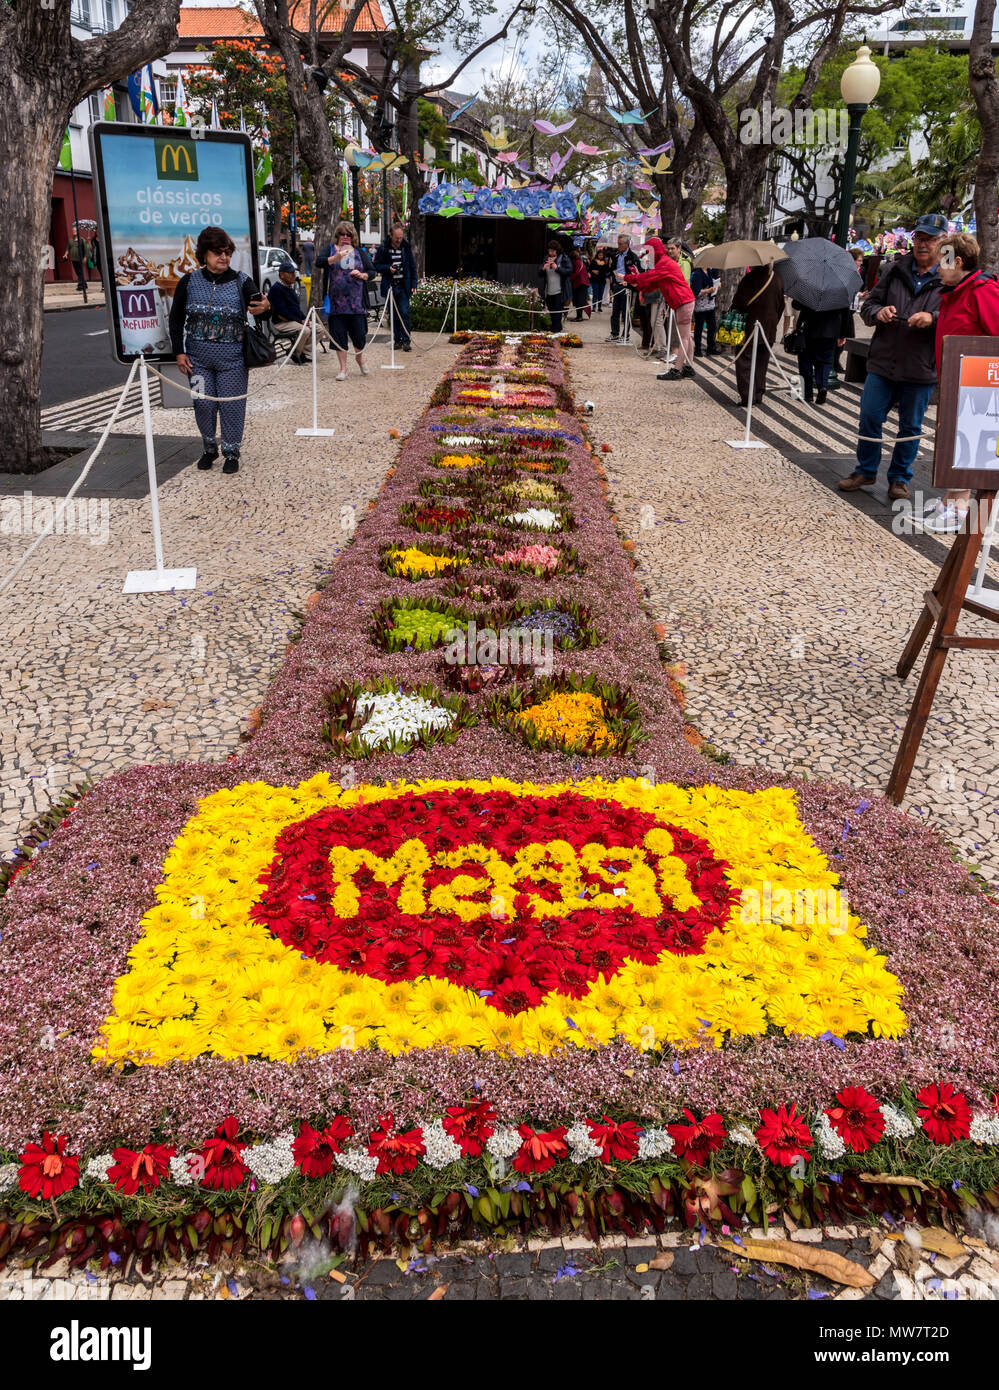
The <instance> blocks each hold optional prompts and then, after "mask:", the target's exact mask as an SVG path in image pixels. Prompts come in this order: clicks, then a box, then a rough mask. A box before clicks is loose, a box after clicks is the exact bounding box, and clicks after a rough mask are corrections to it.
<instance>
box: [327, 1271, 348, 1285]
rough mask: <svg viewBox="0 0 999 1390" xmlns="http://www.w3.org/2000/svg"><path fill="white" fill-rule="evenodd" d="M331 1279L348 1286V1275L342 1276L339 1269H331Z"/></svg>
mask: <svg viewBox="0 0 999 1390" xmlns="http://www.w3.org/2000/svg"><path fill="white" fill-rule="evenodd" d="M329 1277H330V1278H331V1279H335V1280H336V1282H337V1283H338V1284H346V1282H347V1276H346V1274H341V1273H340V1271H339V1270H338V1269H331V1270H330V1272H329Z"/></svg>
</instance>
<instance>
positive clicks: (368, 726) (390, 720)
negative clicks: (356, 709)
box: [357, 693, 456, 748]
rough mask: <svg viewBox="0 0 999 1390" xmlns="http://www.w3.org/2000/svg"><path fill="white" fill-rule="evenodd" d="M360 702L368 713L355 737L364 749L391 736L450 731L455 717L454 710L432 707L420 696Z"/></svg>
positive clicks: (364, 698)
mask: <svg viewBox="0 0 999 1390" xmlns="http://www.w3.org/2000/svg"><path fill="white" fill-rule="evenodd" d="M359 703H361V704H362V705H363V708H364V709H366V710H368V717H367V718H366V719H365V721H364V724H363V725H362V726H361V728H360V729H359V730H358V733H357V737H358V738H359V739H360V741H361V742H362V743H363V744H364V745H365V747H367V748H375V747H377V746H378V744H380V743H386V742H387V741H388V740H389V739H390V738H392V736H393V735H394V736H395V737H396V738H412V737H415V736H416V735H418V734H419V733H420V732H421V731H422V730H425V729H430V730H436V729H449V728H450V727H451V725H452V724H453V723H454V721H455V718H456V715H455V713H454V711H453V710H449V709H445V708H444V707H443V706H442V705H435V704H434V703H433V701H431V700H426V699H424V698H423V696H422V695H402V694H391V693H388V694H384V695H371V696H368V695H364V696H362V697H361V700H360V701H359Z"/></svg>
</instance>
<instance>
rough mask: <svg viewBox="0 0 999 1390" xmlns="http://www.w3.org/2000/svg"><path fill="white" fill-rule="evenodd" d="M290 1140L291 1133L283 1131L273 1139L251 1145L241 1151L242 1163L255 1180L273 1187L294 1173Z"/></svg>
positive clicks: (293, 1158) (293, 1157) (293, 1156)
mask: <svg viewBox="0 0 999 1390" xmlns="http://www.w3.org/2000/svg"><path fill="white" fill-rule="evenodd" d="M292 1138H293V1136H292V1133H291V1131H290V1130H285V1132H284V1133H283V1134H279V1135H277V1137H276V1138H274V1139H267V1140H265V1141H264V1142H263V1143H262V1144H252V1145H251V1146H250V1147H249V1148H248V1149H244V1150H243V1162H244V1163H245V1164H246V1166H247V1168H249V1170H250V1172H251V1173H252V1174H253V1176H254V1177H255V1178H258V1179H259V1180H260V1182H263V1183H269V1184H270V1185H271V1186H272V1187H273V1186H275V1185H276V1184H277V1183H279V1182H281V1181H282V1179H284V1178H287V1177H288V1176H289V1175H290V1174H291V1173H293V1172H294V1171H295V1155H294V1154H293V1153H292V1149H291V1144H292Z"/></svg>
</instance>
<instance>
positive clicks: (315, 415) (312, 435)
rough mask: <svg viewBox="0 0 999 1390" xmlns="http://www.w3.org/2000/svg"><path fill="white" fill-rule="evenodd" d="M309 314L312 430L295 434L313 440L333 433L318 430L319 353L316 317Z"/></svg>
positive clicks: (311, 310)
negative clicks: (310, 323) (318, 436)
mask: <svg viewBox="0 0 999 1390" xmlns="http://www.w3.org/2000/svg"><path fill="white" fill-rule="evenodd" d="M309 314H310V316H311V318H312V428H311V429H304V428H303V429H299V430H296V431H295V433H296V434H306V435H309V436H310V438H315V437H316V436H317V435H321V436H328V435H331V434H334V433H335V431H334V430H321V429H320V428H319V383H318V378H317V376H316V360H317V355H318V351H319V349H318V347H317V344H316V318H317V317H318V315H317V314H316V311H315V309H310V310H309Z"/></svg>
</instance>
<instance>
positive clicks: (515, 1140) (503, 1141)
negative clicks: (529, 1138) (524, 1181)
mask: <svg viewBox="0 0 999 1390" xmlns="http://www.w3.org/2000/svg"><path fill="white" fill-rule="evenodd" d="M520 1145H521V1138H520V1131H519V1130H516V1129H514V1128H513V1126H512V1125H499V1126H498V1127H497V1128H496V1129H495V1130H494V1131H493V1132H492V1134H490V1136H489V1138H488V1139H487V1140H486V1148H487V1149H488V1151H489V1152H490V1153H491V1154H492V1156H493V1158H513V1156H514V1154H515V1153H516V1152H517V1150H518V1149H519V1148H520Z"/></svg>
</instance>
